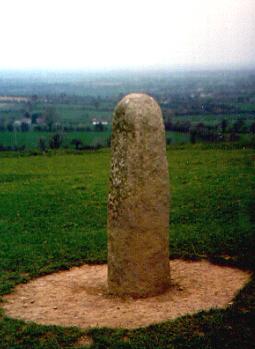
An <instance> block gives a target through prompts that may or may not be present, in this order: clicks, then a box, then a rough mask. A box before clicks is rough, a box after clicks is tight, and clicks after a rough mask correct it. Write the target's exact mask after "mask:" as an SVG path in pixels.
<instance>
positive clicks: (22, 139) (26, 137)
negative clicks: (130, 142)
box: [0, 130, 189, 150]
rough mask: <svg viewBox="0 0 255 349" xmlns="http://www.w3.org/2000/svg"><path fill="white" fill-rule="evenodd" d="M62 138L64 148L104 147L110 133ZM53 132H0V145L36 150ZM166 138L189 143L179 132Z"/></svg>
mask: <svg viewBox="0 0 255 349" xmlns="http://www.w3.org/2000/svg"><path fill="white" fill-rule="evenodd" d="M60 133H61V134H62V136H63V144H62V146H64V147H72V148H73V147H74V145H70V143H71V141H72V140H73V139H80V140H81V141H82V143H83V144H84V145H95V144H97V143H99V144H102V145H106V143H107V139H108V138H109V137H110V135H111V131H110V130H108V131H103V132H96V131H91V132H78V131H77V132H76V131H75V132H60ZM53 134H54V132H53V133H52V132H36V131H31V132H8V131H5V132H0V145H3V146H5V147H8V146H10V147H14V146H18V147H20V146H23V145H25V147H26V149H28V150H31V149H35V148H38V142H39V139H40V138H43V139H45V141H46V142H47V143H48V141H49V139H50V138H51V137H52V135H53ZM167 138H168V139H171V143H173V144H174V143H187V142H189V135H188V134H185V133H179V132H171V131H170V132H167Z"/></svg>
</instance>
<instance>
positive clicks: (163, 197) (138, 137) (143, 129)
mask: <svg viewBox="0 0 255 349" xmlns="http://www.w3.org/2000/svg"><path fill="white" fill-rule="evenodd" d="M112 127H113V129H112V163H111V176H110V193H109V198H108V288H109V292H110V293H112V294H115V295H119V296H122V295H131V296H135V297H146V296H150V295H156V294H159V293H161V292H163V291H164V290H166V289H167V288H168V287H169V284H170V270H169V251H168V227H169V176H168V165H167V158H166V144H165V130H164V124H163V119H162V114H161V110H160V107H159V106H158V104H157V103H156V102H155V100H154V99H153V98H152V97H150V96H148V95H146V94H130V95H127V96H126V97H124V98H123V99H122V100H121V101H120V102H119V103H118V105H117V107H116V109H115V112H114V116H113V126H112Z"/></svg>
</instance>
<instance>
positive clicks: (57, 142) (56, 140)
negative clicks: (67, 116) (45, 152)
mask: <svg viewBox="0 0 255 349" xmlns="http://www.w3.org/2000/svg"><path fill="white" fill-rule="evenodd" d="M62 142H63V139H62V137H61V135H60V134H59V133H55V134H54V135H53V136H52V137H51V138H50V141H49V146H50V148H51V149H59V148H60V146H61V144H62Z"/></svg>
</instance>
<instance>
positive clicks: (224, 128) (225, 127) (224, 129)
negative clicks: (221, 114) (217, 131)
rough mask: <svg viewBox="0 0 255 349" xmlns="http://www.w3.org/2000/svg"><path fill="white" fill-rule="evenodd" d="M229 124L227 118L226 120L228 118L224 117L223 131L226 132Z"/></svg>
mask: <svg viewBox="0 0 255 349" xmlns="http://www.w3.org/2000/svg"><path fill="white" fill-rule="evenodd" d="M227 126H228V122H227V120H226V119H223V120H222V122H221V129H222V133H226V130H227Z"/></svg>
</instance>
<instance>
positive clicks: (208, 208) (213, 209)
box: [0, 145, 255, 349]
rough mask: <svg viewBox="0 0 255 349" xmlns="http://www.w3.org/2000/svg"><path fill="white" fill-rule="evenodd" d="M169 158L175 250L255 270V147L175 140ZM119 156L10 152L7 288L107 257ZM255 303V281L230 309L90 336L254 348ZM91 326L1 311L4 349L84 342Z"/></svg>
mask: <svg viewBox="0 0 255 349" xmlns="http://www.w3.org/2000/svg"><path fill="white" fill-rule="evenodd" d="M168 158H169V172H170V180H171V215H170V216H171V226H170V252H171V257H172V258H175V257H181V258H208V259H210V260H213V261H214V262H217V263H224V264H230V265H236V266H239V267H242V268H248V269H250V270H252V271H254V265H255V256H254V242H255V241H254V223H255V217H254V209H255V206H254V189H255V178H254V151H253V150H251V149H236V150H233V149H232V150H222V149H217V147H215V148H214V149H206V148H203V147H202V146H201V145H194V146H191V145H185V146H182V147H178V146H175V147H170V148H169V150H168ZM109 162H110V152H109V151H108V150H102V151H99V152H93V153H78V154H65V153H63V152H59V153H57V154H56V155H52V154H51V155H48V156H34V157H32V156H30V157H27V156H24V157H19V156H18V155H14V154H12V155H11V156H9V155H8V154H4V153H2V154H1V157H0V294H1V295H3V294H6V293H8V292H10V291H11V290H12V288H13V287H14V286H15V285H16V284H18V283H20V282H26V281H27V280H29V279H31V278H33V277H36V276H38V275H43V274H45V273H49V272H52V271H55V270H59V269H66V268H69V267H71V266H73V265H80V264H82V263H105V262H106V260H107V237H106V217H107V192H108V173H109ZM226 255H228V256H230V258H228V259H227V260H226V259H225V256H226ZM254 309H255V281H254V279H253V281H252V282H251V283H250V284H249V285H248V286H247V287H246V288H245V289H244V290H243V291H242V292H241V293H240V294H239V295H238V297H237V298H236V300H235V302H234V304H233V305H232V306H231V307H230V308H228V309H227V310H211V311H209V312H201V313H199V314H197V315H195V316H186V317H182V318H179V319H177V320H176V321H168V322H165V323H162V324H159V325H155V326H150V327H148V328H145V329H139V330H133V331H126V330H109V329H105V328H102V329H99V328H97V329H91V330H90V331H89V333H90V335H91V336H92V337H93V340H94V344H93V348H97V349H99V348H139V349H140V348H141V349H142V348H162V349H163V348H164V349H165V348H194V349H195V348H196V349H197V348H208V349H209V348H218V349H222V348H231V349H233V348H236V349H237V348H242V349H243V348H252V347H253V345H254V333H255V332H254V331H255V320H254V319H255V317H254ZM0 314H1V313H0ZM82 333H83V331H81V330H79V329H77V328H61V327H56V326H38V325H36V324H33V323H25V322H22V321H18V320H14V319H11V318H8V317H6V316H4V314H2V315H0V348H1V349H2V348H3V349H7V348H8V349H9V348H13V349H18V348H19V349H21V348H22V349H25V348H74V347H75V343H76V341H77V339H78V338H79V337H80V336H81V335H82ZM124 336H125V338H128V340H125V341H124V339H123V338H124Z"/></svg>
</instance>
